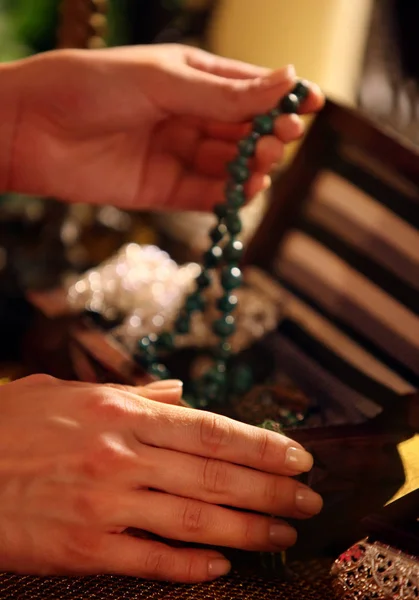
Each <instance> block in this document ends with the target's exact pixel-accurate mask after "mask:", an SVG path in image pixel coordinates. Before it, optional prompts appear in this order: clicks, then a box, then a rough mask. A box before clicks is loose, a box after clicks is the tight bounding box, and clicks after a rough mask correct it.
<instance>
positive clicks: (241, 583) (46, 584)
mask: <svg viewBox="0 0 419 600" xmlns="http://www.w3.org/2000/svg"><path fill="white" fill-rule="evenodd" d="M329 566H330V563H320V562H313V563H305V564H303V565H293V566H292V571H293V575H294V576H293V578H292V579H291V580H290V581H282V580H281V581H276V580H268V579H262V578H257V577H249V578H246V577H243V576H240V575H238V574H237V573H233V574H232V575H230V576H229V577H226V578H224V579H222V580H218V581H215V582H212V583H209V584H201V585H193V586H186V585H175V584H169V583H156V582H148V581H142V580H138V579H133V578H128V577H113V576H100V577H79V578H64V577H28V576H18V575H12V574H7V573H4V574H0V598H16V599H20V598H22V599H26V598H33V599H38V600H50V599H51V600H67V599H76V598H77V599H78V600H136V599H137V598H147V599H148V600H236V599H237V600H248V599H249V600H250V599H251V600H278V599H283V600H294V599H295V600H336V597H335V596H334V595H333V593H332V590H331V585H330V578H329V576H328V571H329V569H328V567H329Z"/></svg>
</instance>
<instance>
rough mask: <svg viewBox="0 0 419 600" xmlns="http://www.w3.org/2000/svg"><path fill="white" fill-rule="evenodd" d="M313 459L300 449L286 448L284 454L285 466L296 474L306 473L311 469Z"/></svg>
mask: <svg viewBox="0 0 419 600" xmlns="http://www.w3.org/2000/svg"><path fill="white" fill-rule="evenodd" d="M313 462H314V459H313V457H312V455H311V454H310V453H309V452H306V450H303V449H302V448H294V447H293V446H291V447H290V448H288V450H287V452H286V454H285V466H286V467H288V469H291V471H295V472H297V473H307V471H310V470H311V469H312V468H313Z"/></svg>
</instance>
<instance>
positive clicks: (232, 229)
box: [225, 211, 242, 235]
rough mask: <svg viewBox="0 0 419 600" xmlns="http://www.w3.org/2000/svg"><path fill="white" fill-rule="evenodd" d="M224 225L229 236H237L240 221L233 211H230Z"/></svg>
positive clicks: (240, 225)
mask: <svg viewBox="0 0 419 600" xmlns="http://www.w3.org/2000/svg"><path fill="white" fill-rule="evenodd" d="M225 224H226V227H227V230H228V232H229V233H230V234H231V235H237V234H238V233H240V232H241V230H242V221H241V218H240V217H239V215H238V214H237V213H236V212H235V211H231V212H230V213H228V214H227V216H226V218H225Z"/></svg>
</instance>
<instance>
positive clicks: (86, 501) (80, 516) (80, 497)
mask: <svg viewBox="0 0 419 600" xmlns="http://www.w3.org/2000/svg"><path fill="white" fill-rule="evenodd" d="M72 504H73V513H74V516H75V520H76V522H77V523H81V524H83V525H96V526H97V525H99V526H100V525H106V524H108V523H109V521H110V518H109V517H110V507H109V500H108V498H106V496H105V495H103V494H101V496H100V499H99V498H98V497H97V495H96V494H94V493H92V492H90V491H88V490H81V491H78V492H76V493H75V494H74V497H73V502H72Z"/></svg>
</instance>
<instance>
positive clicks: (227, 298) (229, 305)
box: [217, 294, 237, 314]
mask: <svg viewBox="0 0 419 600" xmlns="http://www.w3.org/2000/svg"><path fill="white" fill-rule="evenodd" d="M236 306H237V296H235V295H234V294H224V296H221V298H219V299H218V300H217V308H218V310H220V311H221V312H223V313H226V314H228V313H230V312H232V311H233V310H234V309H235V308H236Z"/></svg>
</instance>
